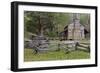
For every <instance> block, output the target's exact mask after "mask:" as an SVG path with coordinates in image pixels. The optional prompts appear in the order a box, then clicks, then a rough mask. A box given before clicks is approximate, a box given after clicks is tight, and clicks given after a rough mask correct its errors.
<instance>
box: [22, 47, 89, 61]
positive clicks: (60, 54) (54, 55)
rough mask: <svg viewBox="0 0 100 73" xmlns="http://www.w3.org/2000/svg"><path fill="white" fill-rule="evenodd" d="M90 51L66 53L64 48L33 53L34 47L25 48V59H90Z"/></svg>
mask: <svg viewBox="0 0 100 73" xmlns="http://www.w3.org/2000/svg"><path fill="white" fill-rule="evenodd" d="M88 58H90V53H88V52H84V51H78V50H77V51H72V52H70V53H68V54H65V51H64V50H61V51H49V52H46V53H39V54H33V50H32V49H24V61H26V62H28V61H48V60H71V59H88Z"/></svg>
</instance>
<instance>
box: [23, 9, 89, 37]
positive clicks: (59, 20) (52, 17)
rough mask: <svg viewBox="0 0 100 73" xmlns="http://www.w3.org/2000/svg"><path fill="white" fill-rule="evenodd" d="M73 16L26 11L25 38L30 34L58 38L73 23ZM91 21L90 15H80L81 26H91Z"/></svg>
mask: <svg viewBox="0 0 100 73" xmlns="http://www.w3.org/2000/svg"><path fill="white" fill-rule="evenodd" d="M71 15H72V13H58V12H56V13H55V12H37V11H25V12H24V23H25V24H24V25H25V27H24V34H25V37H27V33H28V32H31V33H34V34H40V35H41V34H42V35H45V36H48V37H57V36H58V34H59V33H60V32H62V31H63V30H64V27H65V26H67V25H68V24H70V23H71V19H72V17H71ZM89 20H90V17H89V14H80V23H81V24H83V25H84V24H85V25H89V24H90V22H89ZM86 27H89V26H86ZM88 29H89V28H88Z"/></svg>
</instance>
